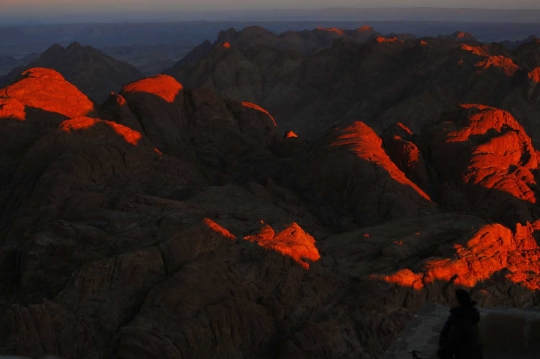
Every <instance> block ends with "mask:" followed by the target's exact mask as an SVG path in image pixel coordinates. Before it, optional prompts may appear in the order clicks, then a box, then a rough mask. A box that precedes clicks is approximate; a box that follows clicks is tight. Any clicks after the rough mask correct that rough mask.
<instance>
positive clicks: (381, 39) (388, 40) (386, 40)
mask: <svg viewBox="0 0 540 359" xmlns="http://www.w3.org/2000/svg"><path fill="white" fill-rule="evenodd" d="M375 41H377V42H378V43H380V44H386V43H404V42H403V40H399V39H398V38H397V37H392V38H387V37H382V36H377V38H376V39H375Z"/></svg>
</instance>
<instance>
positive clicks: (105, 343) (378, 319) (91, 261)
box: [0, 33, 540, 359]
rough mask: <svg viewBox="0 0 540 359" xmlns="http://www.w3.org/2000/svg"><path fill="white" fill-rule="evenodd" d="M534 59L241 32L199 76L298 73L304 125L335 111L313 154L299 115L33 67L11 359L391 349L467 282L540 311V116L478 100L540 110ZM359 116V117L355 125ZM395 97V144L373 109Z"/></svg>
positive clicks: (11, 174) (16, 112) (427, 42)
mask: <svg viewBox="0 0 540 359" xmlns="http://www.w3.org/2000/svg"><path fill="white" fill-rule="evenodd" d="M263 35H264V33H263ZM264 36H266V35H264ZM249 38H251V37H249ZM225 44H228V45H225ZM205 48H208V44H206V45H203V47H202V48H201V49H200V50H201V51H200V54H201V57H204V53H205V51H206V50H205ZM58 51H67V49H64V50H61V49H58ZM516 51H517V52H511V51H509V50H507V49H505V48H504V47H503V46H500V47H498V46H497V45H483V44H479V43H469V42H468V43H462V42H458V41H457V40H452V39H418V40H407V39H406V40H403V39H400V38H398V37H396V38H390V37H380V36H379V37H375V38H373V39H372V40H369V41H368V42H367V43H364V44H358V43H355V42H347V41H343V40H339V39H338V41H337V42H336V43H335V45H333V47H332V48H330V49H323V50H321V51H319V52H317V53H314V54H307V53H300V52H298V51H295V50H291V49H277V48H272V47H268V46H264V45H261V44H258V45H255V46H254V47H248V48H247V49H241V48H239V47H237V46H235V45H234V44H231V43H230V42H224V43H216V44H214V45H212V48H211V51H210V53H209V54H208V56H207V57H205V58H204V59H202V60H199V62H198V63H193V62H191V63H186V65H184V66H186V68H189V69H197V70H198V71H199V74H204V73H205V72H204V71H207V72H206V73H208V72H209V71H214V69H215V70H216V71H215V72H211V73H212V74H213V76H214V77H211V76H209V75H208V76H207V78H206V81H208V83H209V84H210V83H212V82H211V81H215V80H216V79H217V78H218V77H217V75H216V74H217V73H218V71H217V69H221V70H222V72H223V74H222V76H223V77H222V78H221V80H220V81H222V82H216V83H218V84H220V85H222V86H225V85H227V82H226V81H229V83H230V88H236V86H238V84H239V83H246V84H253V83H256V81H255V80H257V78H256V77H253V76H254V74H255V73H256V71H261V70H260V69H258V68H255V67H250V66H253V64H261V66H262V67H261V68H263V69H264V74H265V76H266V78H267V79H268V84H272V80H273V79H283V77H280V76H283V74H281V75H280V72H281V71H283V69H284V68H287V69H288V71H289V78H290V82H289V86H290V87H286V86H283V85H282V86H281V87H280V89H281V92H282V94H281V95H280V96H283V97H280V96H277V87H275V88H274V90H273V91H276V92H274V94H275V95H274V96H275V98H276V99H280V100H281V101H282V102H281V103H282V106H283V107H285V109H287V108H288V111H289V113H291V118H292V119H294V117H293V116H294V115H295V114H298V113H299V112H297V111H300V110H296V108H295V107H294V106H298V108H299V109H304V110H309V109H315V108H318V109H319V111H321V112H323V111H326V112H324V113H323V115H324V114H330V113H331V111H333V114H332V116H333V118H334V119H333V120H332V121H319V120H320V118H321V117H319V120H317V117H313V119H312V120H311V122H312V123H314V124H316V125H317V126H318V127H320V128H321V135H320V136H314V137H313V139H312V140H307V139H306V135H305V134H302V133H299V134H298V135H297V134H296V133H295V132H296V130H295V131H294V132H292V131H287V132H286V133H285V135H283V132H285V131H282V130H281V129H282V128H287V127H289V125H290V124H294V122H286V124H285V125H283V124H281V123H280V122H279V121H280V120H281V119H284V118H286V117H285V116H284V114H285V109H281V111H283V112H280V113H282V116H281V117H278V116H277V115H276V114H275V113H274V112H272V111H270V110H269V109H267V108H265V107H264V106H262V105H261V103H260V102H254V101H250V100H249V99H242V100H236V99H233V98H232V97H233V96H220V95H219V94H217V93H216V92H214V91H213V90H211V89H208V88H197V87H193V88H192V87H188V86H187V85H186V84H184V83H181V82H179V81H177V80H176V79H175V78H173V77H172V76H169V75H156V76H152V77H147V78H142V79H138V80H135V81H130V82H127V83H125V84H123V85H122V86H120V89H119V91H118V93H111V94H109V95H108V97H107V98H106V99H105V101H103V102H101V103H99V104H96V103H94V102H93V101H91V99H90V98H89V97H88V96H87V95H85V94H84V93H83V91H81V90H80V89H78V88H77V86H75V85H74V84H72V83H70V82H69V81H68V80H67V79H66V78H65V77H64V76H63V75H62V74H61V73H59V72H58V71H56V70H53V69H49V68H30V69H27V70H25V71H23V72H22V73H21V74H20V76H19V77H18V78H17V79H16V80H15V81H14V82H13V83H11V84H10V85H8V86H6V87H4V88H2V89H0V258H1V259H2V260H0V355H11V356H13V355H15V356H27V357H43V356H45V355H53V356H56V357H61V358H66V359H71V358H73V359H74V358H78V359H90V358H96V357H114V358H124V359H128V358H148V359H154V358H163V357H171V358H177V357H178V358H180V357H182V358H211V357H219V358H279V359H289V358H290V359H292V358H347V359H349V358H350V359H353V358H355V359H356V358H366V359H375V358H381V357H383V355H384V353H385V351H386V350H387V349H388V348H389V347H390V346H391V344H392V342H393V341H394V340H396V338H397V337H398V335H399V333H400V332H401V330H402V329H403V328H404V327H405V326H406V325H407V324H408V323H409V322H410V321H411V320H414V314H415V311H416V310H417V309H418V308H419V307H420V306H421V305H422V304H423V303H426V302H437V303H444V304H448V303H449V301H450V300H451V293H452V292H453V290H454V289H456V288H465V289H467V290H469V291H470V292H471V294H472V297H473V298H474V300H476V301H477V302H478V303H479V305H480V306H511V307H519V308H521V307H530V306H534V305H537V304H538V298H539V296H538V294H539V292H540V265H539V262H538V258H539V256H540V247H539V243H538V242H537V238H539V237H538V235H539V233H540V210H539V209H540V207H539V204H538V201H537V197H538V196H539V195H540V192H539V190H538V187H537V183H538V180H539V178H538V177H539V172H538V153H539V152H538V151H537V150H536V148H537V146H536V145H535V141H534V140H533V138H531V136H530V130H532V131H533V133H536V132H535V131H538V124H535V123H534V122H529V123H525V122H522V118H523V114H527V113H528V112H526V111H528V110H531V111H532V109H533V108H534V107H532V106H531V107H530V108H528V109H527V108H525V109H522V110H521V112H520V111H516V112H515V113H514V112H512V111H508V110H505V109H501V108H498V107H495V106H493V105H487V104H482V103H470V102H460V101H461V100H462V99H468V98H476V99H478V100H479V101H480V100H484V101H485V102H493V101H492V98H499V97H501V98H506V99H507V100H506V101H507V102H504V101H502V102H501V103H508V104H519V103H521V104H524V105H527V104H529V102H533V101H535V100H534V99H535V98H536V96H537V89H536V83H537V82H538V80H539V79H540V70H539V69H536V70H534V69H533V70H529V68H530V65H528V64H529V62H526V61H525V60H522V59H526V60H527V61H530V64H533V65H534V61H535V60H534V56H533V53H534V51H532V52H531V51H529V49H526V48H522V49H521V50H519V51H518V50H516ZM518 53H520V54H521V55H520V56H517V54H518ZM193 58H196V56H195V55H194V57H193ZM248 59H249V61H248ZM269 59H273V61H268V60H269ZM398 60H399V61H398ZM236 61H243V62H240V63H238V62H236ZM514 61H515V62H514ZM428 63H429V65H428ZM250 64H251V65H250ZM263 65H264V66H263ZM425 66H427V67H425ZM355 67H356V71H357V72H356V73H355V72H353V69H354V68H355ZM322 69H325V71H322ZM240 70H241V71H240ZM383 70H384V71H387V72H384V71H383ZM413 70H414V71H413ZM250 71H251V72H250ZM316 74H317V77H315V75H316ZM351 74H356V77H348V76H349V75H351ZM196 75H197V73H192V76H196ZM307 75H310V76H311V77H310V76H307ZM418 76H420V77H418ZM336 79H337V80H336ZM463 79H469V81H471V82H465V83H463V84H461V83H460V82H459V81H461V80H463ZM472 80H474V81H477V82H472ZM281 81H284V80H281ZM302 81H304V82H302ZM336 81H337V82H336ZM330 83H333V85H328V84H330ZM263 84H264V86H263V87H262V88H261V89H259V88H257V87H253V88H252V90H258V91H260V92H255V94H256V95H257V94H265V93H266V92H265V91H267V89H269V87H266V86H267V83H263ZM298 84H303V86H304V87H299V86H298ZM308 84H311V90H310V91H308V90H309V88H308V86H307V85H308ZM400 84H401V87H399V86H398V85H400ZM326 85H328V86H330V87H329V88H324V86H326ZM525 85H526V86H525ZM295 86H296V87H295ZM392 86H394V87H396V86H397V88H394V87H392ZM493 86H497V88H496V89H493V88H492V87H493ZM520 86H524V87H520ZM207 87H209V86H207ZM241 89H242V91H246V92H245V93H246V94H247V93H249V92H248V91H247V90H248V89H249V88H248V87H245V88H241ZM347 89H348V90H350V91H351V92H350V94H349V95H348V96H345V94H347V92H346V91H345V90H347ZM516 89H521V90H522V91H521V92H519V91H517V90H516ZM428 90H431V91H433V93H431V94H429V93H428V92H427V91H428ZM435 90H437V91H438V92H436V91H435ZM355 91H357V92H355ZM358 91H361V92H358ZM482 91H483V92H484V94H483V95H484V97H481V96H480V92H482ZM300 92H303V93H300ZM334 92H336V94H334ZM462 92H463V93H462ZM239 93H240V92H239ZM295 93H298V95H297V97H295ZM358 93H361V94H362V95H363V96H364V100H362V98H361V97H358V96H357V94H358ZM339 94H341V95H343V96H344V97H343V98H341V99H340V98H338V97H337V95H339ZM398 94H399V96H397V95H398ZM324 96H326V97H332V98H331V99H330V100H327V101H326V102H321V103H319V104H316V105H317V106H315V103H314V101H316V100H320V101H323V100H324V99H325V97H324ZM392 96H396V97H392ZM418 96H420V97H422V99H423V100H424V101H426V102H425V104H424V105H423V106H420V102H419V101H418V100H417V99H416V98H417V97H418ZM285 97H288V98H289V99H290V102H289V104H288V105H287V102H286V101H285V100H284V98H285ZM310 98H311V100H309V99H310ZM368 98H370V99H372V100H373V99H377V98H379V100H378V101H379V102H378V103H373V104H372V105H371V106H372V107H370V106H368V103H367V102H365V101H367V100H365V99H368ZM298 99H302V101H305V102H299V100H298ZM407 99H409V100H407ZM442 99H444V101H446V102H444V103H443V104H446V103H448V106H446V105H444V106H443V105H440V104H439V105H438V107H436V108H435V109H431V106H434V105H436V104H437V101H441V102H442ZM509 99H511V100H512V101H510V100H509ZM308 100H309V101H308ZM390 100H393V101H390ZM355 101H356V102H355ZM353 102H354V103H358V104H360V105H361V108H358V109H357V110H358V111H360V110H362V111H364V113H365V116H361V115H359V116H358V118H356V119H354V120H351V119H350V118H348V117H347V116H344V115H342V113H344V111H350V108H348V107H347V106H350V104H351V103H353ZM452 102H453V105H452V106H450V103H452ZM360 105H359V106H360ZM324 106H332V107H329V108H325V107H324ZM385 106H386V107H387V108H389V109H393V110H392V111H389V112H387V113H386V116H387V117H386V120H387V122H386V123H382V122H374V121H371V124H376V125H377V127H378V128H379V129H380V131H378V130H379V129H375V128H374V127H375V126H373V125H370V123H368V120H370V118H371V117H370V116H372V113H374V112H370V109H371V111H372V110H373V109H377V108H384V107H385ZM508 107H511V106H510V105H509V106H508ZM398 108H399V109H400V111H397V109H398ZM447 108H448V109H447ZM516 108H517V107H516ZM407 109H408V111H409V116H410V118H409V119H408V121H407V123H402V122H399V121H398V120H399V119H402V118H403V116H402V112H404V111H405V110H407ZM278 112H279V111H278ZM439 112H440V113H439ZM358 113H360V112H358ZM314 115H317V113H315V112H308V114H307V115H306V116H314ZM518 115H521V116H522V117H519V116H518ZM339 116H344V117H343V118H339ZM306 118H308V117H306ZM362 118H364V119H365V120H364V121H361V119H362ZM315 121H319V122H315ZM306 123H309V121H306ZM336 123H337V124H338V125H335V124H336ZM297 124H301V122H297ZM324 126H326V127H325V128H324V131H322V128H323V127H324ZM298 127H299V128H300V129H301V130H302V127H301V126H298ZM306 128H308V127H306ZM378 132H379V133H380V135H379V134H378Z"/></svg>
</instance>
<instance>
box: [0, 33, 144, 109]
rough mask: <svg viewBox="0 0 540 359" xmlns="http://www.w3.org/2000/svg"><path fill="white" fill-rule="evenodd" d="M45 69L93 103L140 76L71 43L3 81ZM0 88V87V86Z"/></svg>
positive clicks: (122, 64) (56, 47) (49, 51)
mask: <svg viewBox="0 0 540 359" xmlns="http://www.w3.org/2000/svg"><path fill="white" fill-rule="evenodd" d="M34 67H45V68H49V69H53V70H55V71H57V72H59V73H60V74H62V75H63V76H64V77H65V78H66V79H67V80H68V81H69V82H71V83H72V84H74V85H75V86H77V87H78V88H79V89H80V91H82V92H83V93H84V94H85V95H87V96H88V97H89V98H90V99H91V100H93V101H95V102H102V101H103V100H105V99H106V98H107V96H108V95H109V93H111V92H117V91H118V90H120V88H121V87H122V85H124V84H126V83H128V82H131V81H135V80H137V79H140V78H142V77H143V75H142V74H141V73H140V72H139V70H137V69H136V68H135V67H133V66H131V65H130V64H128V63H126V62H123V61H119V60H116V59H113V58H112V57H110V56H108V55H106V54H104V53H103V52H101V51H99V50H96V49H94V48H93V47H91V46H81V45H80V44H79V43H76V42H75V43H72V44H71V45H69V46H68V47H66V48H64V47H62V46H60V45H58V44H56V45H53V46H52V47H50V48H49V49H47V50H46V51H45V52H43V53H42V54H41V55H40V56H39V57H38V58H36V59H34V60H32V61H30V62H29V63H28V65H26V66H24V67H19V68H16V69H14V70H13V71H11V72H10V73H9V74H8V75H7V76H6V78H5V79H4V81H5V82H6V84H9V83H11V82H13V81H15V80H16V79H17V77H18V76H19V75H20V74H21V73H22V72H24V71H25V70H26V69H29V68H34ZM0 85H1V84H0Z"/></svg>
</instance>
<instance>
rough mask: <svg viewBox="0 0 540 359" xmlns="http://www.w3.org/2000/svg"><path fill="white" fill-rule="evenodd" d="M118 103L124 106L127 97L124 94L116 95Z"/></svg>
mask: <svg viewBox="0 0 540 359" xmlns="http://www.w3.org/2000/svg"><path fill="white" fill-rule="evenodd" d="M116 103H117V104H119V105H120V106H124V105H125V104H126V99H125V98H124V96H122V95H116Z"/></svg>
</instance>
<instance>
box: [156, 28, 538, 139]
mask: <svg viewBox="0 0 540 359" xmlns="http://www.w3.org/2000/svg"><path fill="white" fill-rule="evenodd" d="M259 32H260V30H259ZM223 39H224V37H223V33H222V35H221V37H220V40H223ZM250 39H251V38H250ZM228 43H230V45H231V46H230V48H229V47H227V48H224V47H223V46H219V44H220V43H219V41H218V42H217V43H216V45H215V46H214V48H213V50H212V51H211V52H210V53H209V54H208V55H207V56H206V57H205V58H204V59H201V60H200V61H199V62H197V63H187V64H183V63H179V64H178V65H175V66H173V67H172V68H170V69H168V70H166V71H165V73H167V74H169V75H171V76H173V77H175V78H176V79H177V80H178V81H180V82H182V83H183V84H184V85H185V86H187V87H205V88H209V89H212V90H214V91H216V92H217V93H219V94H221V95H222V96H225V97H230V98H235V99H237V100H241V101H244V100H245V101H251V102H254V103H257V104H259V105H261V106H263V107H265V108H267V109H268V110H269V111H270V112H271V113H272V114H273V115H274V117H275V118H276V121H277V123H278V124H279V126H280V130H282V131H288V130H292V131H294V132H295V133H296V134H297V135H298V136H300V137H303V138H307V139H310V140H313V139H317V138H320V137H321V136H322V135H323V134H324V133H325V131H326V130H327V129H328V128H329V127H331V126H333V125H343V126H346V125H348V124H350V123H352V121H355V120H358V119H361V120H362V121H363V122H365V123H366V124H367V125H369V126H370V127H372V128H373V129H374V130H375V131H376V133H378V134H380V133H382V131H383V130H384V129H385V128H387V127H388V126H389V125H390V124H391V123H393V122H396V121H397V122H402V123H403V124H405V125H407V126H409V127H410V128H411V129H412V130H413V131H418V130H420V129H421V128H422V127H423V125H424V124H426V123H427V122H429V121H431V120H432V119H433V118H437V117H438V116H439V115H440V114H441V113H443V112H445V111H450V110H451V109H452V108H453V107H454V106H455V105H456V104H459V103H478V104H485V105H489V106H494V107H497V108H501V109H504V110H507V111H510V112H511V113H512V114H513V115H514V116H515V117H516V118H517V119H518V121H519V122H520V123H521V124H522V125H523V126H524V128H525V129H526V130H527V132H528V133H529V134H530V135H531V137H532V138H533V142H534V143H535V144H537V145H538V144H539V143H540V132H539V128H537V126H535V123H537V122H538V121H540V118H539V117H538V116H539V115H538V114H539V113H540V112H539V110H540V108H538V101H537V98H538V93H537V90H536V82H535V81H534V80H531V76H532V75H531V76H529V74H532V73H533V72H534V71H536V70H535V69H536V68H537V67H538V66H540V59H538V56H537V54H536V52H535V49H536V47H535V46H536V43H535V42H531V43H527V44H524V45H522V46H520V47H518V48H517V49H515V50H508V49H507V48H505V47H504V46H501V45H499V44H495V43H493V44H482V43H479V42H477V41H475V40H474V37H472V36H471V35H470V34H465V33H455V34H453V35H451V36H448V37H439V38H421V39H407V38H405V39H399V38H397V37H388V36H387V37H381V36H378V37H375V38H372V39H371V40H369V41H367V42H364V43H357V42H354V41H347V40H346V38H343V39H341V38H340V41H336V42H334V43H333V46H332V48H329V49H321V50H320V51H317V52H314V53H305V52H301V51H297V50H292V49H283V48H281V46H282V45H281V44H280V43H275V42H269V43H268V44H259V45H256V46H252V47H250V45H249V44H250V43H249V42H247V41H241V42H240V45H238V46H235V42H234V40H233V41H229V42H228ZM528 48H530V50H527V49H528Z"/></svg>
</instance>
